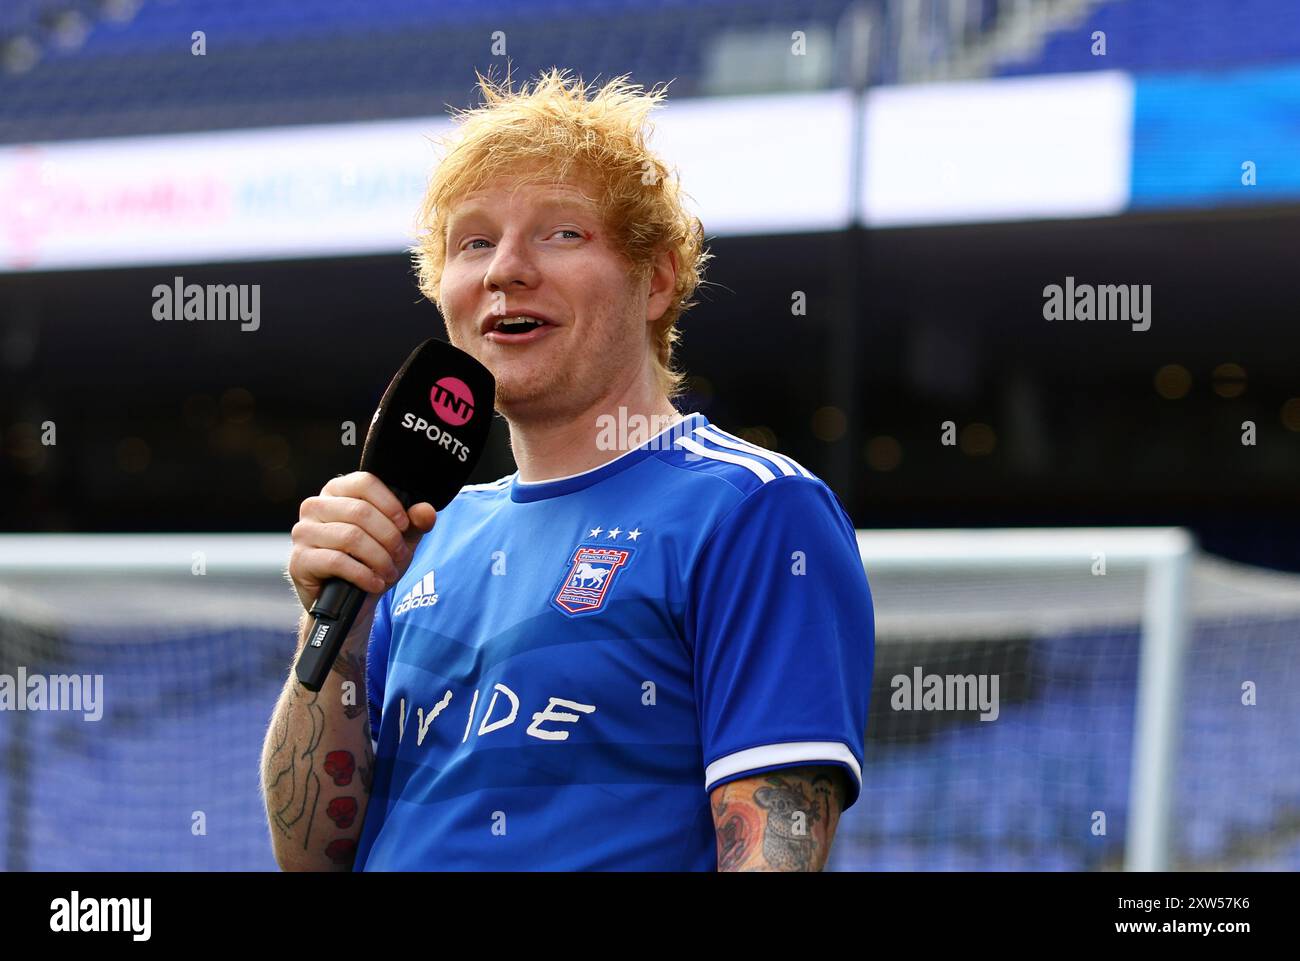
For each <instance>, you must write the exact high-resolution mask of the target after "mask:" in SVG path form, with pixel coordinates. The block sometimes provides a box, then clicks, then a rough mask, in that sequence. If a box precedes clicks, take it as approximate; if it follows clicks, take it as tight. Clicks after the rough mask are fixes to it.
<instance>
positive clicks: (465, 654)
mask: <svg viewBox="0 0 1300 961" xmlns="http://www.w3.org/2000/svg"><path fill="white" fill-rule="evenodd" d="M873 649H874V621H873V614H872V607H871V595H870V591H869V589H868V586H867V579H866V575H865V573H864V571H863V568H862V562H861V559H860V555H859V553H858V548H857V540H856V536H855V533H854V529H853V525H852V522H851V521H850V520H849V517H848V515H847V514H846V513H845V511H844V508H843V506H842V505H841V504H840V502H839V499H838V498H837V497H836V496H835V494H834V492H832V491H831V490H830V488H828V487H827V486H826V484H825V483H823V482H822V481H821V480H820V479H818V478H817V477H815V476H814V475H812V474H811V473H809V472H808V471H807V470H805V469H804V468H803V467H802V466H800V465H799V464H797V463H795V462H794V461H792V460H791V459H790V458H788V457H785V456H783V455H781V454H777V453H773V452H772V451H769V450H765V449H764V448H761V447H757V446H755V445H754V444H751V443H749V442H747V441H744V440H741V439H740V438H738V437H735V436H733V435H731V434H729V433H727V432H725V431H723V430H720V429H719V428H717V427H716V426H713V425H711V424H710V423H709V422H708V420H707V419H706V418H705V417H704V416H703V415H701V414H698V413H696V414H691V415H688V416H687V417H685V418H684V419H683V420H681V421H679V422H678V423H676V424H674V425H672V426H671V427H669V428H668V429H667V430H665V431H663V432H661V433H659V434H656V435H655V436H654V437H652V438H650V439H649V440H648V441H647V442H646V443H645V444H643V445H642V446H640V447H638V448H636V449H634V450H630V451H628V452H626V453H624V454H622V455H621V456H619V457H617V458H615V459H614V460H611V461H609V462H608V463H606V464H603V465H602V466H600V467H597V468H594V469H592V470H588V471H584V472H582V473H579V474H574V475H572V476H569V477H563V478H558V479H555V480H548V481H539V482H529V483H526V482H523V481H521V480H520V479H519V476H518V474H517V473H516V474H513V475H510V476H508V477H504V478H502V479H501V480H499V481H496V482H494V483H490V484H477V485H471V486H468V487H465V488H464V489H462V490H461V492H460V493H459V494H458V495H457V496H456V498H455V500H453V501H452V502H451V504H449V505H448V506H447V507H446V508H445V509H444V510H443V511H442V512H441V514H440V515H439V517H438V521H437V523H436V524H435V525H434V528H433V530H432V531H430V532H429V533H428V534H426V535H425V536H424V537H423V538H422V539H421V540H420V542H419V545H418V546H417V548H416V550H415V554H414V558H413V560H412V562H411V565H410V567H409V568H408V569H407V572H406V574H405V576H404V577H403V578H402V579H401V581H400V582H399V583H398V584H396V585H395V586H394V587H393V588H392V589H391V590H389V591H388V592H387V593H386V594H385V595H384V596H383V597H381V598H380V600H379V603H378V605H377V607H376V613H375V619H374V626H373V628H372V631H371V636H370V646H369V656H368V661H367V694H368V697H369V711H370V729H371V736H372V738H373V739H374V741H375V770H374V777H373V782H372V790H371V795H370V802H369V806H368V807H367V810H366V817H365V824H364V828H363V831H362V835H361V840H360V842H359V845H358V849H357V858H356V862H355V867H356V869H357V870H367V871H377V870H417V871H418V870H669V871H679V870H700V871H711V870H716V869H717V853H716V852H717V845H716V840H715V835H714V828H713V817H712V813H711V809H710V805H709V792H710V791H711V790H712V789H713V788H715V787H717V786H718V785H720V784H725V783H727V782H728V781H732V780H735V779H737V778H743V777H749V776H752V775H755V774H758V773H760V772H764V771H773V770H776V769H778V768H783V767H792V766H805V765H835V766H838V767H841V768H843V769H844V771H845V773H846V775H847V778H846V780H847V782H848V784H849V793H850V797H849V804H852V803H853V802H854V801H855V800H856V799H857V797H858V793H859V790H860V786H861V778H862V758H863V741H864V736H865V730H866V722H867V701H868V696H869V692H870V687H871V671H872V655H873Z"/></svg>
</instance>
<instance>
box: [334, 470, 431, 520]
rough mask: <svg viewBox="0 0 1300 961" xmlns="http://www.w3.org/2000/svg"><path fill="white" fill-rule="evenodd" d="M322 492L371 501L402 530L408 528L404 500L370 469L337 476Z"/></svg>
mask: <svg viewBox="0 0 1300 961" xmlns="http://www.w3.org/2000/svg"><path fill="white" fill-rule="evenodd" d="M321 493H322V494H325V493H329V494H332V495H334V496H336V497H356V498H359V499H361V500H365V501H369V502H370V503H372V504H374V505H375V507H376V508H377V509H378V510H379V511H380V512H382V513H383V514H385V515H386V516H387V517H389V518H390V519H391V520H392V521H393V523H394V524H396V525H397V527H398V528H399V529H401V530H406V528H407V525H408V523H409V521H408V519H407V516H406V509H405V508H404V507H402V502H401V501H399V500H398V499H397V495H396V494H394V493H393V492H392V491H391V490H389V489H388V486H387V485H386V484H384V482H383V481H381V480H380V479H379V478H378V477H376V476H375V475H374V474H371V473H370V472H369V471H353V472H352V473H351V474H343V475H341V476H339V477H335V478H334V479H333V480H330V481H328V482H327V483H326V484H325V487H324V488H322V490H321Z"/></svg>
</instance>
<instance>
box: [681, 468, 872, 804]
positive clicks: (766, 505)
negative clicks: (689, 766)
mask: <svg viewBox="0 0 1300 961" xmlns="http://www.w3.org/2000/svg"><path fill="white" fill-rule="evenodd" d="M688 596H689V600H688V605H687V612H686V619H687V620H686V623H687V629H688V631H690V632H691V640H692V643H693V656H694V662H695V697H696V704H697V705H698V709H699V718H700V738H701V744H702V746H703V751H704V764H705V775H704V780H705V790H706V791H712V790H713V789H714V788H715V787H717V786H718V785H720V784H725V783H727V782H728V781H734V780H736V779H738V778H742V777H748V776H751V775H754V774H759V773H762V772H764V771H770V770H775V769H777V768H783V767H796V766H807V765H820V764H827V765H838V766H840V767H842V768H844V769H845V771H846V772H847V773H848V775H849V777H848V779H847V780H848V784H849V798H848V803H847V804H846V805H845V807H848V806H849V805H851V804H853V803H854V802H855V801H856V800H857V798H858V795H859V793H860V791H861V783H862V760H863V751H864V741H865V736H866V723H867V706H868V701H869V699H870V691H871V672H872V663H873V657H874V648H875V622H874V615H873V611H872V604H871V592H870V588H869V587H868V584H867V577H866V573H865V572H864V571H863V568H862V560H861V555H860V554H859V553H858V546H857V537H856V534H855V532H854V529H853V524H852V522H851V521H850V520H849V517H848V515H847V514H846V513H845V511H844V508H843V506H842V505H841V504H840V502H839V499H838V498H837V497H836V496H835V494H834V492H832V491H831V490H830V488H828V487H827V486H826V485H825V484H823V483H822V482H821V481H820V480H817V479H815V478H804V477H779V478H777V479H775V480H772V481H769V482H767V483H765V484H764V485H763V486H761V487H759V488H757V489H755V490H754V491H752V492H751V493H749V494H748V495H747V496H746V497H745V499H744V500H743V501H741V502H740V503H739V504H738V505H736V506H735V507H733V508H732V509H731V512H730V513H729V514H728V515H726V516H725V517H724V518H723V519H722V520H721V521H720V522H719V523H718V526H717V528H716V529H715V530H714V531H713V533H712V534H711V535H710V536H709V538H708V540H707V541H706V543H705V545H704V548H703V550H702V551H701V553H700V555H699V556H698V558H697V560H696V563H695V565H694V567H693V568H692V574H691V583H690V589H689V595H688Z"/></svg>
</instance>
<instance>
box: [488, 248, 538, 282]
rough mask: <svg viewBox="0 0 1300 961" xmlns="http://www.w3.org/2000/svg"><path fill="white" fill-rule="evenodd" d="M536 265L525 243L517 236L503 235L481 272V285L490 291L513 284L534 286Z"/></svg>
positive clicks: (536, 276) (536, 275)
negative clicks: (484, 269)
mask: <svg viewBox="0 0 1300 961" xmlns="http://www.w3.org/2000/svg"><path fill="white" fill-rule="evenodd" d="M537 279H538V272H537V265H536V264H535V263H534V262H533V258H532V256H531V254H530V253H529V251H528V247H527V244H526V243H525V242H524V241H523V240H521V239H520V238H518V237H505V236H503V237H502V238H501V240H500V242H499V243H498V244H497V248H496V252H495V253H494V254H493V255H492V259H491V260H490V261H489V263H488V266H487V270H486V271H484V273H483V286H484V287H485V288H486V289H487V290H490V291H497V290H506V289H508V288H511V287H513V286H515V285H520V286H523V287H525V288H527V287H533V286H536V284H537Z"/></svg>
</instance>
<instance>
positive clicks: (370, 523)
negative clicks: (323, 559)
mask: <svg viewBox="0 0 1300 961" xmlns="http://www.w3.org/2000/svg"><path fill="white" fill-rule="evenodd" d="M302 517H303V519H304V520H314V521H320V522H321V523H324V524H328V523H339V524H353V525H355V526H357V527H360V528H361V529H362V530H363V531H365V532H366V533H367V534H369V535H370V536H371V537H373V538H374V539H375V540H376V541H378V542H379V543H380V544H382V545H383V547H384V550H386V551H387V552H388V553H389V554H391V555H393V556H400V555H401V554H402V553H403V552H405V551H406V550H407V547H406V541H405V540H404V538H403V537H402V532H401V531H399V530H398V529H397V525H396V524H394V523H393V520H392V518H390V517H388V516H386V515H385V514H381V513H380V512H379V508H377V507H375V505H374V504H371V503H370V502H369V501H365V500H361V499H360V498H356V497H345V496H338V497H335V496H332V495H324V496H321V497H309V498H307V500H305V501H303V505H302Z"/></svg>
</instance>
